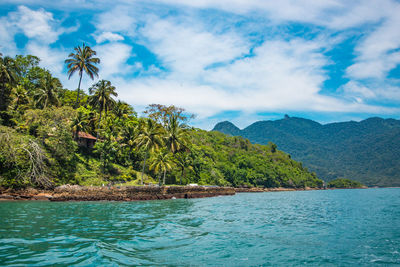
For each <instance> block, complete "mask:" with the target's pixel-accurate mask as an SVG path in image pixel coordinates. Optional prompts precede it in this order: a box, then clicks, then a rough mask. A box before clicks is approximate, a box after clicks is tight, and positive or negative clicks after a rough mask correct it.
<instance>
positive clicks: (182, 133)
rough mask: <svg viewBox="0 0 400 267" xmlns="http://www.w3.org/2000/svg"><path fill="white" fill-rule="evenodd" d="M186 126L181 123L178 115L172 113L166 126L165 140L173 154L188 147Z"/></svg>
mask: <svg viewBox="0 0 400 267" xmlns="http://www.w3.org/2000/svg"><path fill="white" fill-rule="evenodd" d="M185 128H186V125H184V124H180V123H179V120H178V116H177V115H174V114H172V115H171V116H170V117H169V118H168V121H167V124H166V126H165V131H166V136H165V142H166V144H167V147H168V149H169V150H170V151H171V152H172V154H175V153H177V152H179V151H182V150H184V149H187V143H188V134H187V131H186V129H185Z"/></svg>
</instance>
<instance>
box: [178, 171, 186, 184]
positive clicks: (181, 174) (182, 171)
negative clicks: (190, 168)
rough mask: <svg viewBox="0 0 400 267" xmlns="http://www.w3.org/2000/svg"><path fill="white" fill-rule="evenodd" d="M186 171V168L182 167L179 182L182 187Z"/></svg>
mask: <svg viewBox="0 0 400 267" xmlns="http://www.w3.org/2000/svg"><path fill="white" fill-rule="evenodd" d="M184 171H185V168H184V167H182V173H181V177H180V179H179V180H180V181H179V184H180V185H182V176H183V172H184Z"/></svg>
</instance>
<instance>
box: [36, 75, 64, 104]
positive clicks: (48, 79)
mask: <svg viewBox="0 0 400 267" xmlns="http://www.w3.org/2000/svg"><path fill="white" fill-rule="evenodd" d="M61 88H62V85H61V82H60V80H59V79H58V78H54V77H52V76H51V74H50V72H49V71H46V72H45V73H44V76H43V77H42V78H41V79H40V81H39V88H38V89H37V90H36V93H35V95H34V98H35V100H36V105H37V106H39V107H42V108H46V107H47V105H55V106H58V105H59V101H58V98H57V91H58V90H59V89H61Z"/></svg>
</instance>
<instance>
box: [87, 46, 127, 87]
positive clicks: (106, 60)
mask: <svg viewBox="0 0 400 267" xmlns="http://www.w3.org/2000/svg"><path fill="white" fill-rule="evenodd" d="M93 49H94V50H95V51H96V52H97V57H99V58H100V60H101V64H100V72H99V75H100V76H101V77H102V78H104V79H111V78H112V76H113V75H123V74H126V73H127V72H129V71H130V70H131V67H130V66H129V65H127V64H126V61H127V60H128V58H129V57H130V56H131V52H132V47H131V46H129V45H126V44H123V43H107V44H104V45H97V46H94V47H93Z"/></svg>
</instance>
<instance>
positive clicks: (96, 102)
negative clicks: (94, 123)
mask: <svg viewBox="0 0 400 267" xmlns="http://www.w3.org/2000/svg"><path fill="white" fill-rule="evenodd" d="M89 93H90V94H91V96H90V97H89V99H88V103H89V105H91V106H92V107H94V108H95V109H97V110H98V111H99V114H100V117H99V125H100V122H101V115H102V113H103V112H105V113H107V111H109V110H110V109H111V108H113V107H114V106H115V104H116V102H115V100H114V98H112V96H118V94H117V92H115V87H114V86H113V85H111V82H110V81H107V80H101V81H98V82H97V83H95V84H94V85H93V86H92V87H90V88H89Z"/></svg>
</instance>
